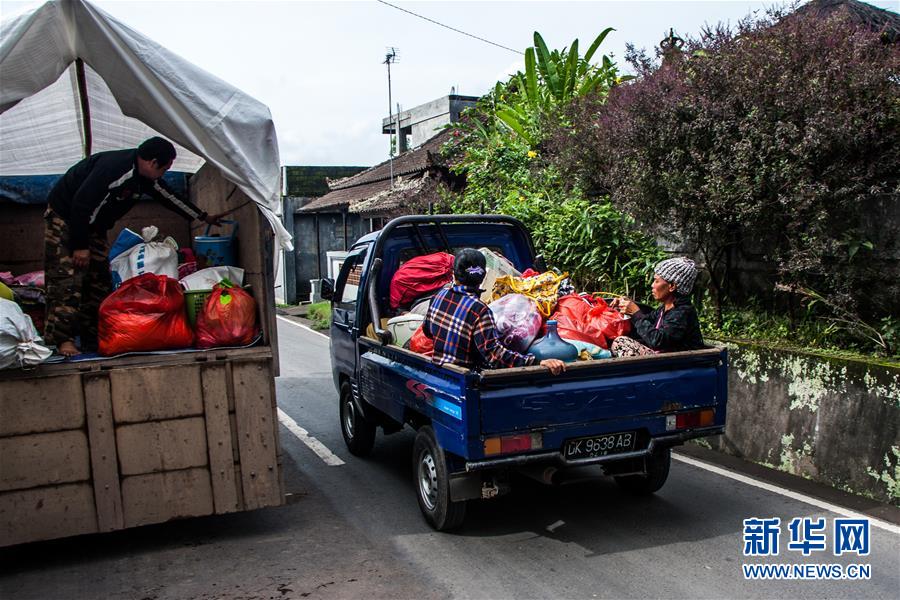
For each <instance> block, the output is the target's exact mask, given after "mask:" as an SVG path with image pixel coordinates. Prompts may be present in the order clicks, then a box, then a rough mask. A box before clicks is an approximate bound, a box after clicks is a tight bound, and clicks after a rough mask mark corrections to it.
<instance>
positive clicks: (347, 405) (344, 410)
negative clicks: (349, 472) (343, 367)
mask: <svg viewBox="0 0 900 600" xmlns="http://www.w3.org/2000/svg"><path fill="white" fill-rule="evenodd" d="M340 405H341V406H340V408H341V434H343V436H344V443H345V444H347V449H348V450H349V451H350V454H353V455H354V456H368V455H369V454H371V453H372V448H373V447H374V446H375V425H374V424H373V423H372V422H371V421H369V420H368V419H366V417H365V416H364V415H363V414H362V413H361V412H360V411H359V410H358V409H357V408H356V404H355V403H354V402H353V391H352V390H351V389H350V383H349V382H347V381H345V382H344V383H342V384H341V397H340Z"/></svg>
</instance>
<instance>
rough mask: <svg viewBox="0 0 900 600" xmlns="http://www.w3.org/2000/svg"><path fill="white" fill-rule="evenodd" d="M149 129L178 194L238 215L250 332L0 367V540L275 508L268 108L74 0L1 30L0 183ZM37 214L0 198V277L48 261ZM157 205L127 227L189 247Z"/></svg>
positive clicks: (273, 193) (45, 171)
mask: <svg viewBox="0 0 900 600" xmlns="http://www.w3.org/2000/svg"><path fill="white" fill-rule="evenodd" d="M154 135H159V136H162V137H164V138H166V139H169V140H171V141H172V142H173V143H175V145H176V148H177V152H178V157H177V159H176V161H175V163H174V165H173V167H172V171H177V172H181V173H184V174H187V175H185V180H186V181H187V184H186V189H187V190H188V194H189V198H190V200H191V201H192V202H193V203H194V204H196V205H197V206H199V207H200V208H202V209H203V210H205V211H207V212H208V213H210V214H217V213H222V212H229V213H230V216H229V218H231V219H234V220H235V221H237V223H238V225H239V230H240V237H239V241H240V244H239V245H238V246H237V257H238V262H239V265H240V266H241V267H242V268H243V269H244V273H245V276H244V284H245V285H247V286H249V289H250V290H252V293H253V295H254V297H255V300H256V305H257V312H258V315H257V316H258V323H259V325H260V329H261V337H260V338H259V339H258V341H257V343H255V344H253V345H251V346H249V347H245V348H235V349H222V348H218V349H211V350H193V351H184V352H169V353H145V354H139V355H132V356H122V357H115V358H98V359H96V360H82V361H70V360H67V361H62V362H56V363H53V364H41V365H38V366H36V367H34V368H32V369H28V370H26V369H5V370H0V415H2V417H0V546H7V545H13V544H18V543H23V542H30V541H35V540H45V539H52V538H59V537H65V536H70V535H78V534H85V533H97V532H105V531H113V530H117V529H123V528H128V527H134V526H138V525H144V524H149V523H159V522H164V521H168V520H171V519H176V518H184V517H191V516H201V515H210V514H223V513H230V512H237V511H242V510H249V509H255V508H261V507H265V506H277V505H280V504H282V503H283V501H284V484H283V479H282V473H281V453H280V447H279V442H278V422H277V408H276V402H275V385H274V376H275V375H276V374H277V368H278V366H277V365H278V356H277V337H276V328H275V315H274V266H275V260H276V257H277V255H278V253H279V252H280V250H281V249H284V248H290V247H291V242H290V236H289V235H288V233H287V232H286V231H285V229H284V228H283V226H282V224H281V221H280V218H279V216H280V197H279V193H280V165H279V156H278V144H277V139H276V135H275V127H274V124H273V122H272V117H271V114H270V112H269V109H268V108H267V107H266V106H265V105H264V104H262V103H260V102H259V101H257V100H255V99H254V98H252V97H250V96H248V95H247V94H245V93H244V92H242V91H240V90H239V89H237V88H235V87H233V86H232V85H230V84H228V83H226V82H224V81H222V80H221V79H219V78H217V77H215V76H213V75H211V74H210V73H207V72H206V71H204V70H202V69H200V68H199V67H197V66H195V65H193V64H191V63H190V62H188V61H186V60H184V59H183V58H181V57H179V56H177V55H176V54H174V53H173V52H171V51H170V50H168V49H166V48H164V47H163V46H161V45H159V44H157V43H156V42H154V41H153V40H150V39H148V38H147V37H145V36H143V35H142V34H140V33H139V32H137V31H135V30H134V29H131V28H130V27H128V26H127V25H125V24H123V23H121V22H120V21H118V20H116V19H115V18H113V17H111V16H110V15H108V14H107V13H105V12H103V11H102V10H100V9H98V8H97V7H95V6H93V5H92V4H90V3H88V2H86V1H84V0H54V1H51V2H46V3H45V4H43V5H40V6H39V7H37V8H35V9H33V10H30V11H28V12H25V13H22V14H19V15H15V16H12V17H10V18H8V19H5V20H4V21H3V23H2V28H0V177H17V178H25V177H31V176H58V175H60V174H62V173H64V172H65V171H66V170H67V169H68V168H69V167H70V166H71V165H73V164H75V163H76V162H78V161H79V160H81V159H82V158H84V157H85V156H88V155H90V154H92V153H97V152H101V151H105V150H118V149H122V148H134V147H136V146H137V145H138V144H139V143H140V142H141V141H142V140H144V139H147V138H149V137H152V136H154ZM45 208H46V205H45V204H41V203H40V202H35V201H34V199H32V201H31V202H28V201H25V202H16V201H13V200H10V199H8V198H5V197H4V196H3V195H2V194H0V215H2V216H0V239H3V240H4V242H3V243H2V244H0V271H7V270H16V271H18V272H26V271H30V270H38V269H41V268H42V265H43V252H44V245H43V231H44V225H43V219H42V215H43V212H44V210H45ZM164 212H165V211H162V210H161V208H160V207H159V206H158V205H155V204H153V203H144V204H139V205H138V206H137V207H136V208H135V209H134V210H133V211H132V213H131V214H129V215H128V216H127V217H126V218H125V219H123V220H122V222H121V224H122V225H123V226H131V227H132V228H135V227H137V228H138V229H139V228H140V226H142V225H150V224H153V225H157V226H158V227H159V229H160V231H161V232H164V233H166V234H168V235H171V236H172V237H173V238H175V239H176V240H177V241H178V242H179V244H181V245H182V246H185V245H190V242H191V239H192V235H193V234H194V232H192V231H191V230H190V226H189V224H188V223H187V222H185V221H184V220H183V219H180V218H176V217H174V216H171V215H170V216H167V215H165V214H161V213H164ZM115 233H117V231H114V232H111V234H115ZM200 233H202V232H200Z"/></svg>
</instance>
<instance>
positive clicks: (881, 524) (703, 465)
mask: <svg viewBox="0 0 900 600" xmlns="http://www.w3.org/2000/svg"><path fill="white" fill-rule="evenodd" d="M672 458H674V459H675V460H678V461H681V462H683V463H686V464H689V465H691V466H693V467H697V468H698V469H703V470H705V471H710V472H711V473H715V474H717V475H721V476H722V477H728V478H729V479H734V480H735V481H740V482H741V483H745V484H747V485H751V486H753V487H757V488H760V489H763V490H766V491H769V492H773V493H776V494H779V495H781V496H785V497H787V498H791V499H792V500H798V501H800V502H803V503H805V504H809V505H812V506H815V507H817V508H821V509H823V510H827V511H829V512H833V513H835V514H838V515H841V516H842V517H846V518H848V519H867V520H868V521H869V523H871V524H872V525H873V526H875V527H878V528H879V529H884V530H885V531H888V532H890V533H894V534H896V535H900V526H897V525H894V524H893V523H888V522H887V521H882V520H881V519H878V518H875V517H870V516H869V515H865V514H863V513H859V512H856V511H853V510H850V509H847V508H844V507H842V506H838V505H837V504H831V503H830V502H825V501H824V500H819V499H818V498H813V497H812V496H807V495H806V494H801V493H799V492H793V491H791V490H788V489H785V488H783V487H779V486H777V485H773V484H771V483H766V482H765V481H760V480H759V479H754V478H752V477H748V476H747V475H742V474H740V473H735V472H734V471H729V470H728V469H723V468H722V467H718V466H715V465H712V464H710V463H707V462H704V461H701V460H697V459H696V458H692V457H689V456H684V455H683V454H678V453H675V452H673V453H672Z"/></svg>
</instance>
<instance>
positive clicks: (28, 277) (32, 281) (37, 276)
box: [13, 271, 44, 287]
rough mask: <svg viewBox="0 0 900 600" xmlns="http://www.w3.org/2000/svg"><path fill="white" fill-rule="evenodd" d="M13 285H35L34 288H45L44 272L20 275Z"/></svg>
mask: <svg viewBox="0 0 900 600" xmlns="http://www.w3.org/2000/svg"><path fill="white" fill-rule="evenodd" d="M13 285H25V286H29V285H33V286H34V287H44V272H43V271H32V272H31V273H25V274H24V275H19V276H18V277H16V278H15V279H13Z"/></svg>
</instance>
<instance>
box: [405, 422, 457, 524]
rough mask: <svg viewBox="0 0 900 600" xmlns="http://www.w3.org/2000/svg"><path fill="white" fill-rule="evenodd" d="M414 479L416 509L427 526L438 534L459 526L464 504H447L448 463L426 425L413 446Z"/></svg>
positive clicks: (420, 430) (448, 489)
mask: <svg viewBox="0 0 900 600" xmlns="http://www.w3.org/2000/svg"><path fill="white" fill-rule="evenodd" d="M413 478H414V481H415V485H416V499H418V501H419V509H420V510H421V511H422V515H424V517H425V520H426V521H428V524H429V525H431V526H432V527H434V528H435V529H436V530H438V531H450V530H451V529H455V528H457V527H459V526H460V525H462V522H463V520H464V519H465V517H466V503H465V501H462V502H451V501H450V474H449V473H448V472H447V461H446V458H445V457H444V451H443V450H442V449H441V447H440V446H439V445H438V443H437V438H435V436H434V430H433V429H432V428H431V427H430V426H428V425H425V426H423V427H421V428H419V431H418V433H417V434H416V441H415V442H414V443H413Z"/></svg>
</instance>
